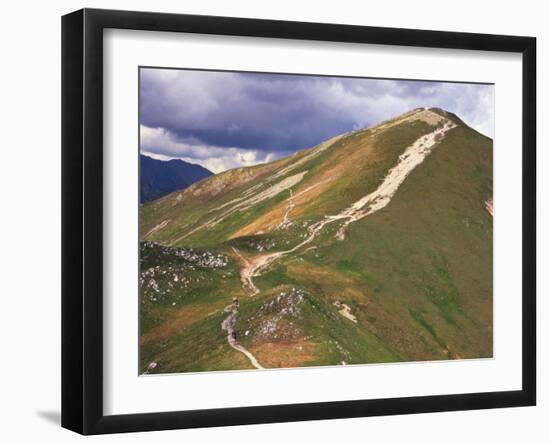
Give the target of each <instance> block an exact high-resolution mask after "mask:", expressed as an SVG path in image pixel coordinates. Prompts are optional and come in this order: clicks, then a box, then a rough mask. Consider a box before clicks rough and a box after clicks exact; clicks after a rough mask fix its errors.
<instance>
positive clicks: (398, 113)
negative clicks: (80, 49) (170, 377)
mask: <svg viewBox="0 0 550 443" xmlns="http://www.w3.org/2000/svg"><path fill="white" fill-rule="evenodd" d="M136 93H137V94H139V168H140V185H139V186H140V192H139V231H140V233H139V257H140V263H139V267H140V274H139V328H140V332H139V337H137V338H136V339H138V340H139V360H140V361H139V373H140V374H141V375H153V374H169V373H185V372H203V371H226V370H263V369H272V368H298V367H311V366H316V367H318V366H346V365H360V364H372V363H378V364H381V363H394V362H426V361H436V360H463V359H487V358H492V357H493V140H492V138H493V132H494V121H493V120H494V85H493V84H487V83H471V82H468V83H466V82H465V83H461V82H445V81H427V80H422V79H415V80H411V79H383V78H355V77H338V76H327V75H313V74H311V75H310V74H308V75H303V74H300V75H298V74H287V73H262V72H231V71H211V70H197V69H192V70H191V69H183V68H173V67H170V68H166V67H143V66H142V67H139V91H136ZM136 204H138V203H137V202H136Z"/></svg>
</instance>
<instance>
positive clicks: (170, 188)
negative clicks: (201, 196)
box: [139, 154, 212, 203]
mask: <svg viewBox="0 0 550 443" xmlns="http://www.w3.org/2000/svg"><path fill="white" fill-rule="evenodd" d="M139 158H140V203H147V202H150V201H152V200H156V199H158V198H160V197H163V196H165V195H167V194H170V193H172V192H174V191H178V190H180V189H185V188H187V187H189V186H191V185H192V184H193V183H196V182H197V181H199V180H202V179H203V178H206V177H209V176H211V175H212V172H211V171H209V170H208V169H206V168H204V167H202V166H200V165H196V164H193V163H188V162H186V161H184V160H181V159H172V160H166V161H164V160H157V159H154V158H152V157H149V156H147V155H144V154H140V156H139Z"/></svg>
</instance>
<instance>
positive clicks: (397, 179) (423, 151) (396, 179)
mask: <svg viewBox="0 0 550 443" xmlns="http://www.w3.org/2000/svg"><path fill="white" fill-rule="evenodd" d="M425 112H430V113H433V112H432V111H429V110H426V111H425ZM433 114H435V113H433ZM435 115H436V116H437V117H438V118H441V117H440V116H438V115H437V114H435ZM441 120H444V121H445V122H444V124H443V125H441V126H439V127H437V128H436V129H435V130H434V131H432V132H430V133H428V134H425V135H423V136H422V137H420V138H418V139H417V140H416V141H415V142H414V143H413V144H412V145H410V146H409V147H407V148H406V149H405V151H404V152H403V154H401V155H400V156H399V160H398V162H397V164H396V165H395V166H394V167H392V168H391V169H390V170H389V171H388V173H387V174H386V176H385V177H384V180H383V181H382V183H381V184H380V186H378V188H376V190H374V191H373V192H371V193H370V194H367V195H366V196H364V197H362V198H361V199H359V200H358V201H356V202H355V203H353V204H352V205H351V206H350V207H348V208H346V209H344V210H343V211H341V212H340V213H338V214H335V215H325V218H324V219H322V220H320V221H318V222H316V223H314V224H312V225H311V226H309V227H308V233H309V235H308V237H307V238H306V239H305V240H303V241H302V242H300V243H298V244H297V245H296V246H294V247H292V248H291V249H288V250H286V251H277V252H271V253H267V254H260V255H257V256H255V257H253V258H249V259H246V258H245V257H243V256H242V254H241V253H240V252H239V251H238V250H237V249H236V248H233V251H234V252H235V253H236V254H237V256H238V257H239V258H240V260H241V262H242V264H243V266H242V267H241V281H242V283H243V289H245V291H247V292H249V293H251V294H250V295H251V296H254V295H256V294H258V293H259V292H260V291H259V289H258V288H257V287H256V285H254V282H253V278H254V277H258V276H260V275H261V273H262V271H264V270H265V269H266V268H267V267H268V266H269V265H270V264H271V263H273V262H274V261H276V260H278V259H280V258H281V257H283V256H285V255H288V254H291V253H293V252H295V251H297V250H298V249H300V248H302V247H303V246H305V245H307V244H309V243H311V242H312V241H313V240H314V239H315V237H316V236H317V235H318V234H319V232H321V230H322V229H323V228H324V227H325V226H326V225H328V224H329V223H332V222H335V221H339V220H345V222H344V223H343V225H342V226H341V227H340V228H339V229H338V231H337V233H336V238H337V239H338V240H343V239H344V238H345V230H346V228H347V227H348V226H349V225H350V224H351V223H353V222H356V221H358V220H361V219H363V218H364V217H367V216H368V215H370V214H373V213H375V212H377V211H379V210H380V209H382V208H385V207H386V206H387V205H388V204H389V203H390V201H391V199H392V198H393V196H394V195H395V193H396V192H397V190H398V189H399V187H400V186H401V184H402V183H403V182H404V181H405V179H406V178H407V177H408V176H409V174H410V173H411V172H412V171H413V170H414V169H415V168H416V167H417V166H418V165H420V164H421V163H422V162H423V161H424V160H425V158H426V157H427V156H428V155H429V154H430V153H431V152H432V151H433V150H434V148H435V147H436V146H437V145H438V144H439V143H440V142H441V141H442V140H443V138H444V136H445V133H446V132H447V131H449V130H451V129H453V128H455V127H456V124H454V123H453V122H452V121H451V120H449V119H446V118H441ZM307 190H309V189H306V190H305V191H304V192H306V191H307ZM298 195H299V194H298ZM296 196H297V195H294V196H293V195H292V193H291V194H290V197H289V199H288V200H289V204H288V210H287V212H286V213H285V216H284V219H283V221H284V222H286V223H288V222H289V220H288V214H289V213H290V210H291V209H293V208H294V206H295V205H294V202H293V201H292V200H293V198H296Z"/></svg>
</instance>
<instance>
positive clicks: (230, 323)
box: [222, 303, 265, 369]
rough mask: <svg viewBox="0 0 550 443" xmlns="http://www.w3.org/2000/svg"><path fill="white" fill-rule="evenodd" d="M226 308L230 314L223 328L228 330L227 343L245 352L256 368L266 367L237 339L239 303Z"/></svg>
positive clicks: (223, 323)
mask: <svg viewBox="0 0 550 443" xmlns="http://www.w3.org/2000/svg"><path fill="white" fill-rule="evenodd" d="M225 310H226V311H228V312H229V315H228V316H227V317H226V318H225V320H224V321H223V322H222V329H223V330H224V331H227V343H229V346H231V347H232V348H233V349H235V350H237V351H239V352H241V353H243V354H244V355H245V356H246V357H247V358H248V359H249V360H250V363H252V366H254V367H255V368H256V369H265V368H264V367H263V366H262V365H261V364H260V363H258V360H256V357H254V355H252V354H251V353H250V352H249V351H248V350H247V349H246V348H245V347H244V346H242V345H241V344H240V343H239V342H238V341H237V338H236V333H235V323H236V322H237V315H238V313H239V308H238V304H237V303H233V304H231V305H229V306H227V307H226V308H225Z"/></svg>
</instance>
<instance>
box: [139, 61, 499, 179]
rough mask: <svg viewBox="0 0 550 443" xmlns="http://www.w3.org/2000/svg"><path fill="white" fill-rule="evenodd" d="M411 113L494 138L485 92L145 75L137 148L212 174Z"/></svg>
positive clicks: (419, 85)
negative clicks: (428, 110)
mask: <svg viewBox="0 0 550 443" xmlns="http://www.w3.org/2000/svg"><path fill="white" fill-rule="evenodd" d="M418 107H440V108H443V109H446V110H448V111H451V112H454V113H456V114H457V115H458V116H459V117H460V118H462V119H463V120H464V121H465V122H466V123H467V124H469V125H470V126H472V127H474V128H475V129H477V130H478V131H480V132H482V133H484V134H486V135H488V136H489V137H492V136H493V87H492V86H488V85H475V84H462V83H441V82H422V81H403V80H377V79H356V78H344V77H315V76H301V75H280V74H253V73H236V72H215V71H189V70H176V69H150V68H146V69H145V68H142V69H141V70H140V117H139V118H140V144H141V146H140V149H141V152H142V153H144V154H146V155H149V156H151V157H156V158H160V159H168V158H181V159H183V160H186V161H188V162H192V163H197V164H200V165H202V166H205V167H206V168H208V169H210V170H211V171H213V172H215V173H218V172H221V171H224V170H226V169H230V168H235V167H239V166H250V165H254V164H257V163H261V162H266V161H271V160H275V159H277V158H280V157H283V156H286V155H289V154H291V153H293V152H295V151H298V150H300V149H304V148H309V147H312V146H315V145H316V144H318V143H320V142H321V141H323V140H326V139H327V138H330V137H332V136H334V135H337V134H341V133H343V132H347V131H351V130H354V129H359V128H364V127H368V126H371V125H373V124H376V123H378V122H380V121H383V120H386V119H388V118H391V117H394V116H396V115H399V114H401V113H403V112H406V111H409V110H411V109H413V108H418Z"/></svg>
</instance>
